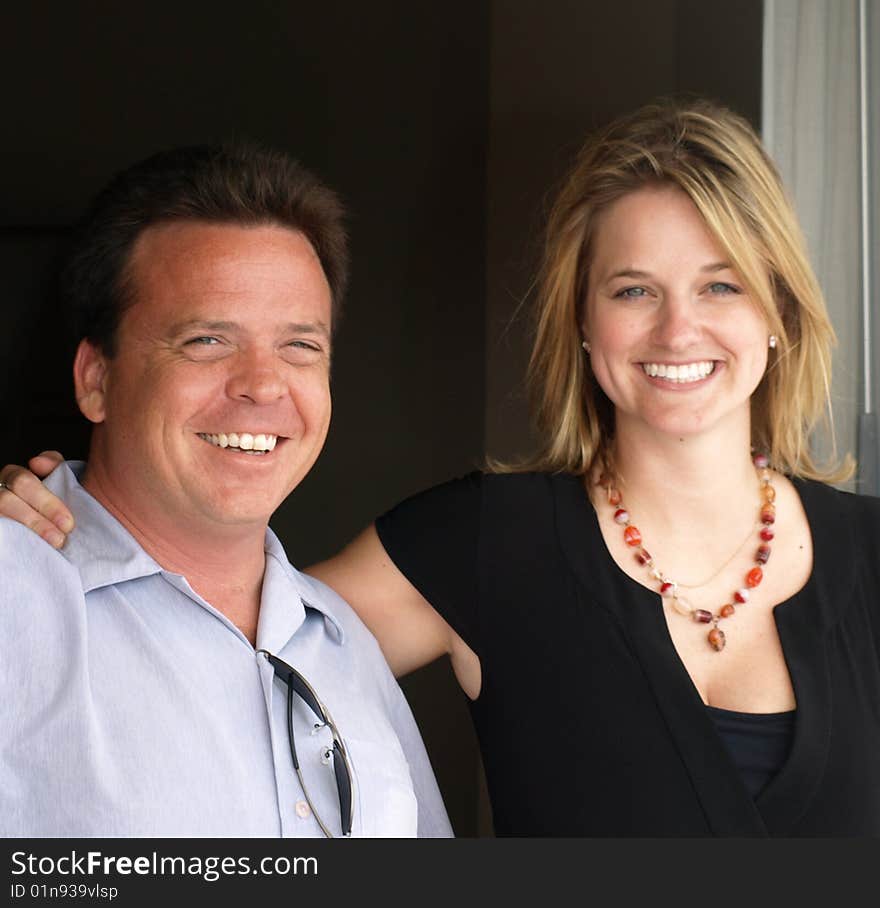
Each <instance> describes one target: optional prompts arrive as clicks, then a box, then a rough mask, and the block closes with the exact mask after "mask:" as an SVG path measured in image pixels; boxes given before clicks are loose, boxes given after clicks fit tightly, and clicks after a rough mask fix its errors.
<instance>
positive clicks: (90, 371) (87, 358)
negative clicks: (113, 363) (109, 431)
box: [73, 339, 108, 423]
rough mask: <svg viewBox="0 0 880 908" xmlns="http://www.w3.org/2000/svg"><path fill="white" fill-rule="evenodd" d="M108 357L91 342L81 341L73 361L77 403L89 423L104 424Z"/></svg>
mask: <svg viewBox="0 0 880 908" xmlns="http://www.w3.org/2000/svg"><path fill="white" fill-rule="evenodd" d="M107 369H108V364H107V357H106V356H104V354H103V353H102V352H101V351H100V350H99V349H98V348H97V347H96V346H95V345H94V344H93V343H91V342H90V341H88V340H85V339H83V340H81V341H80V342H79V346H78V347H77V348H76V357H75V358H74V360H73V385H74V388H75V389H76V402H77V403H78V404H79V408H80V410H81V411H82V414H83V416H85V418H86V419H87V420H89V422H94V423H100V422H104V416H105V415H106V414H105V390H106V388H105V385H106V382H107Z"/></svg>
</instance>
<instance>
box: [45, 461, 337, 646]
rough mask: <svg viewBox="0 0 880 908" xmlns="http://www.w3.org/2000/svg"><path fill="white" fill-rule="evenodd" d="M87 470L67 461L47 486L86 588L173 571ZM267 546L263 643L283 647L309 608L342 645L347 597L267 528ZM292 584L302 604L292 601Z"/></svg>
mask: <svg viewBox="0 0 880 908" xmlns="http://www.w3.org/2000/svg"><path fill="white" fill-rule="evenodd" d="M84 471H85V464H84V463H83V462H82V461H68V462H66V463H63V464H61V465H60V466H59V467H57V468H56V469H55V470H53V472H52V474H51V475H50V476H49V477H48V478H47V479H46V481H45V483H46V488H48V489H49V491H50V492H52V493H54V494H55V495H57V496H58V497H59V498H61V500H62V501H64V503H65V504H66V505H67V506H68V508H70V511H71V513H72V514H73V517H74V519H75V520H76V529H75V530H74V531H73V533H71V534H70V536H69V537H68V539H67V542H66V543H65V545H64V548H63V549H62V550H61V554H62V555H63V556H64V558H66V559H67V561H69V562H70V563H71V564H72V565H73V566H74V567H76V568H77V570H78V571H79V574H80V578H81V580H82V585H83V592H84V593H90V592H92V591H93V590H96V589H99V588H101V587H104V586H112V585H114V584H118V583H124V582H125V581H127V580H136V579H138V578H140V577H149V576H151V575H153V574H165V575H170V572H169V571H166V570H165V569H164V568H163V567H162V566H161V565H160V564H159V563H158V562H157V561H155V560H154V559H153V558H152V557H151V556H150V555H148V554H147V553H146V552H145V551H144V550H143V548H141V546H140V544H139V543H138V542H137V540H136V539H135V538H134V537H133V536H132V535H131V533H129V532H128V530H126V529H125V527H124V526H123V525H122V524H121V523H120V522H119V521H118V520H117V519H116V518H115V517H114V516H113V515H112V514H111V513H110V512H109V511H108V510H107V509H106V508H104V507H103V505H101V504H100V503H99V502H98V501H97V500H96V499H95V498H93V497H92V496H91V495H90V494H89V493H88V492H87V491H86V490H85V489H84V488H83V487H82V486H81V485H80V483H79V479H80V477H81V476H82V474H83V472H84ZM265 550H266V571H265V575H264V578H263V595H262V600H261V603H260V622H259V629H258V637H257V643H258V646H260V647H264V648H266V649H270V650H271V651H273V652H277V651H278V650H280V649H281V648H282V647H283V646H284V644H285V643H286V642H287V641H288V640H289V639H290V637H291V636H292V635H293V633H294V632H295V631H296V629H297V628H298V627H299V626H300V624H302V621H303V619H304V617H305V609H306V608H310V609H314V610H315V611H317V612H320V613H321V615H323V617H324V625H325V629H326V631H327V633H328V635H329V636H330V637H331V638H332V639H334V640H335V641H336V642H337V643H339V644H342V643H343V642H344V639H345V635H344V632H343V622H342V620H341V612H342V610H343V608H344V603H342V600H341V599H340V600H339V601H338V602H337V601H335V600H336V599H338V597H336V596H335V594H333V593H332V591H330V590H329V589H328V588H326V587H323V586H322V585H321V584H319V583H318V582H317V581H315V580H313V579H312V578H311V577H307V576H306V575H305V574H301V573H300V572H299V571H297V570H296V568H294V567H293V565H291V564H290V562H289V561H288V560H287V555H286V554H285V552H284V547H283V546H282V545H281V542H280V540H279V539H278V537H277V536H276V535H275V534H274V533H273V532H272V530H270V529H269V528H268V527H267V528H266V542H265ZM175 585H176V584H175ZM291 587H292V588H293V591H294V592H295V594H296V596H298V599H299V601H298V602H297V601H294V602H291V598H290V593H291ZM264 638H265V639H264Z"/></svg>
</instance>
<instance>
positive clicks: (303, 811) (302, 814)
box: [294, 801, 312, 820]
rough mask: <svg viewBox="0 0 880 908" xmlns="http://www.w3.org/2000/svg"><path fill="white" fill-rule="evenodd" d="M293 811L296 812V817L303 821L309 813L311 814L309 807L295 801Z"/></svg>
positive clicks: (304, 803)
mask: <svg viewBox="0 0 880 908" xmlns="http://www.w3.org/2000/svg"><path fill="white" fill-rule="evenodd" d="M294 809H295V810H296V815H297V816H298V817H299V818H300V819H303V820H304V819H305V818H306V817H307V816H310V815H311V813H312V810H311V808H310V807H309V805H308V804H307V803H306V802H305V801H297V802H296V807H295V808H294Z"/></svg>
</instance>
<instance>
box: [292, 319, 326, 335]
mask: <svg viewBox="0 0 880 908" xmlns="http://www.w3.org/2000/svg"><path fill="white" fill-rule="evenodd" d="M284 330H285V332H286V333H288V334H322V335H323V336H324V337H326V338H329V337H330V327H329V326H328V325H325V324H324V322H288V323H287V324H286V325H285V326H284Z"/></svg>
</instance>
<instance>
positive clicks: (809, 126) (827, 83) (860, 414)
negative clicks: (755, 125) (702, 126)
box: [762, 0, 880, 494]
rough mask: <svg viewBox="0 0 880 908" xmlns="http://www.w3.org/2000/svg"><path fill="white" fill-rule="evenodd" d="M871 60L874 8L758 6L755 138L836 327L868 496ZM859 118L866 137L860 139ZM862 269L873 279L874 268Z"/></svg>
mask: <svg viewBox="0 0 880 908" xmlns="http://www.w3.org/2000/svg"><path fill="white" fill-rule="evenodd" d="M862 48H863V49H864V53H860V49H862ZM878 57H880V0H765V5H764V72H763V107H762V110H763V124H762V128H763V138H764V141H765V144H766V145H767V148H768V149H769V151H770V153H771V154H772V155H773V157H774V159H775V160H776V162H777V164H778V166H779V169H780V171H781V173H782V178H783V180H784V181H785V183H786V186H787V187H788V189H789V192H790V194H791V195H792V197H793V201H794V203H795V207H796V209H797V211H798V214H799V216H800V220H801V224H802V226H803V228H804V232H805V233H806V236H807V242H808V245H809V248H810V252H811V256H812V261H813V264H814V266H815V268H816V271H817V274H818V276H819V281H820V283H821V284H822V288H823V290H824V292H825V296H826V300H827V302H828V308H829V311H830V313H831V318H832V321H833V323H834V326H835V329H836V331H837V336H838V341H839V347H838V349H837V351H836V355H835V365H834V375H833V385H832V403H833V414H834V424H835V435H836V437H837V445H838V448H839V450H840V451H842V452H844V451H851V452H852V453H853V454H856V455H858V456H859V460H860V470H859V475H858V480H857V483H856V486H857V488H859V490H860V491H865V492H873V493H874V494H878V493H880V488H878V479H880V477H878V470H877V466H878V463H880V449H878V440H880V433H878V432H877V428H876V419H877V416H876V411H877V405H878V400H877V391H878V390H880V382H878V377H880V375H878V373H880V362H878V356H877V354H876V352H874V351H878V350H880V344H876V343H874V344H872V343H871V341H872V340H873V339H874V338H873V337H872V335H874V334H876V337H877V338H880V330H878V329H880V326H878V325H877V324H876V322H878V321H880V306H878V304H877V298H876V289H875V290H874V291H873V297H874V298H873V299H871V300H870V306H869V307H868V308H867V311H866V305H865V304H866V300H867V298H866V295H865V294H866V293H868V294H870V293H871V292H872V289H871V288H872V286H873V288H876V279H875V280H874V281H869V280H866V276H870V272H869V271H868V270H867V269H866V268H865V267H864V262H865V254H866V252H867V253H868V259H870V257H871V256H873V258H875V259H876V251H875V249H874V247H875V246H876V242H873V241H871V236H872V235H873V237H877V235H878V234H877V232H876V230H877V215H876V212H877V208H878V204H877V203H878V202H880V196H878V169H880V168H878V166H877V160H876V158H877V151H878V149H880V143H878V141H877V139H878V132H880V122H878V121H880V117H878V110H880V93H878V92H877V80H878V70H880V66H878V65H877V64H878ZM865 73H867V77H868V78H867V81H866V80H865ZM871 83H873V84H871ZM865 113H866V114H867V120H868V128H869V133H870V134H869V135H868V136H866V137H865V138H866V139H867V140H868V141H866V142H863V129H862V124H863V120H864V116H863V114H865ZM865 146H867V161H866V160H865V158H866V155H865ZM863 163H867V164H868V165H869V171H870V172H869V177H870V179H868V180H866V179H865V171H864V168H863ZM871 185H873V190H872V189H871ZM866 188H867V189H868V191H869V192H871V193H872V195H873V198H874V201H873V203H872V201H871V198H870V197H868V198H865V197H864V190H865V189H866ZM863 214H866V215H867V222H868V227H869V228H871V229H869V230H865V223H864V220H865V219H863ZM872 231H873V232H872ZM868 264H869V267H873V268H874V274H876V261H875V262H873V263H871V262H870V261H869V262H868ZM866 339H867V342H866ZM814 445H815V447H816V449H817V453H818V454H819V455H820V456H822V455H824V454H827V453H829V449H830V439H829V437H828V436H827V435H826V434H824V433H817V436H816V438H815V439H814Z"/></svg>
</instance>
